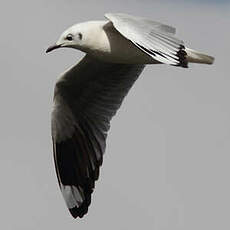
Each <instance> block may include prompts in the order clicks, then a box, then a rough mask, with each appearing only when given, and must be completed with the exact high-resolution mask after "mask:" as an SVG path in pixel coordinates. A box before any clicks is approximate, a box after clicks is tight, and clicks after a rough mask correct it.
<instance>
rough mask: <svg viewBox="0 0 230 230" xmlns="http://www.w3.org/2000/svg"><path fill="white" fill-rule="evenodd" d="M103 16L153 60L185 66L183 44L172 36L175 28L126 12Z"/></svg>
mask: <svg viewBox="0 0 230 230" xmlns="http://www.w3.org/2000/svg"><path fill="white" fill-rule="evenodd" d="M105 17H106V18H108V19H109V20H110V21H111V22H112V23H113V26H114V27H115V28H116V29H117V31H119V32H120V33H121V34H122V35H123V36H124V37H126V38H127V39H129V40H130V41H131V42H132V43H133V44H135V45H136V46H137V47H138V48H139V49H141V50H142V51H143V52H145V53H147V54H148V55H149V56H151V57H152V58H154V59H155V60H157V61H159V62H162V63H165V64H170V65H176V66H182V67H187V64H188V63H187V59H186V55H187V54H186V52H185V46H184V43H183V41H182V40H180V39H178V38H176V37H175V36H174V34H175V32H176V30H175V28H173V27H171V26H168V25H165V24H161V23H159V22H154V21H151V20H148V19H145V18H140V17H134V16H131V15H127V14H105Z"/></svg>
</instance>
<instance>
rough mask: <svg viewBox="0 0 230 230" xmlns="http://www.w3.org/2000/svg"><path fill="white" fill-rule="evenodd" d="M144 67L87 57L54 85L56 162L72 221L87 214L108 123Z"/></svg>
mask: <svg viewBox="0 0 230 230" xmlns="http://www.w3.org/2000/svg"><path fill="white" fill-rule="evenodd" d="M143 68H144V65H127V64H111V63H102V62H99V61H97V60H95V59H92V58H90V57H88V56H85V57H84V58H83V59H82V61H81V62H80V63H79V64H77V65H75V66H73V67H72V68H71V69H70V70H68V71H67V72H65V73H64V74H63V76H62V77H61V78H60V80H59V81H58V82H57V84H56V87H55V93H54V108H53V113H52V138H53V149H54V160H55V167H56V173H57V177H58V181H59V185H60V188H61V191H62V193H63V197H64V199H65V201H66V204H67V206H68V208H69V211H70V212H71V214H72V216H73V217H74V218H76V217H83V215H84V214H86V213H87V211H88V206H89V205H90V202H91V194H92V192H93V189H94V184H95V180H97V179H98V176H99V168H100V166H101V164H102V160H103V153H104V151H105V145H106V136H107V132H108V130H109V127H110V120H111V118H112V117H113V116H114V115H115V113H116V111H117V110H118V108H119V107H120V105H121V103H122V101H123V99H124V97H125V95H126V94H127V93H128V91H129V89H130V88H131V86H132V85H133V83H134V82H135V80H136V79H137V77H138V76H139V74H140V73H141V71H142V70H143Z"/></svg>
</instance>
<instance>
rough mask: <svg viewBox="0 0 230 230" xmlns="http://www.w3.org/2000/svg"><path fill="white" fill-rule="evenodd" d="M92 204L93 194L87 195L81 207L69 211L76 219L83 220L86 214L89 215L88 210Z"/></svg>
mask: <svg viewBox="0 0 230 230" xmlns="http://www.w3.org/2000/svg"><path fill="white" fill-rule="evenodd" d="M90 204H91V194H87V197H86V199H85V200H84V202H83V203H82V204H81V206H80V207H74V208H69V211H70V213H71V215H72V216H73V218H74V219H76V218H78V217H79V218H82V217H83V216H84V215H85V214H87V213H88V208H89V206H90Z"/></svg>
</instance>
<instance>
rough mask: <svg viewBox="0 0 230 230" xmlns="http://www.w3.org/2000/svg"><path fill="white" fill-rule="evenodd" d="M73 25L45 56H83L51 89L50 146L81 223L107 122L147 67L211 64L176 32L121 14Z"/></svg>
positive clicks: (69, 201)
mask: <svg viewBox="0 0 230 230" xmlns="http://www.w3.org/2000/svg"><path fill="white" fill-rule="evenodd" d="M105 17H106V19H107V20H105V21H88V22H83V23H79V24H75V25H73V26H71V27H70V28H68V29H67V30H66V31H64V32H63V34H62V35H61V36H60V38H59V39H58V41H57V42H56V44H55V45H53V46H50V47H49V48H48V49H47V50H46V52H50V51H52V50H54V49H58V48H64V47H69V48H74V49H78V50H80V51H83V52H84V53H86V55H85V56H84V58H83V59H82V60H81V61H80V62H79V63H78V64H76V65H74V66H73V67H71V68H70V69H68V70H67V71H66V72H64V73H63V74H62V75H61V76H60V78H59V80H58V81H57V83H56V85H55V90H54V106H53V111H52V140H53V153H54V162H55V168H56V174H57V178H58V182H59V187H60V189H61V192H62V194H63V197H64V200H65V202H66V205H67V207H68V209H69V211H70V213H71V214H72V216H73V217H74V218H77V217H80V218H82V217H83V216H84V215H85V214H86V213H87V212H88V207H89V205H90V203H91V195H92V192H93V190H94V187H95V181H96V180H97V179H98V177H99V169H100V166H101V165H102V161H103V154H104V152H105V147H106V137H107V133H108V130H109V128H110V121H111V118H112V117H113V116H114V115H115V114H116V112H117V110H118V109H119V107H120V106H121V103H122V101H123V99H124V97H125V96H126V95H127V93H128V91H129V90H130V88H131V87H132V85H133V84H134V82H135V81H136V80H137V78H138V76H139V75H140V74H141V72H142V70H143V69H144V67H145V65H146V64H160V63H163V64H169V65H172V66H178V67H184V68H187V67H188V63H190V62H191V63H203V64H212V63H213V61H214V58H213V57H211V56H208V55H206V54H203V53H200V52H198V51H195V50H192V49H189V48H187V47H185V45H184V42H183V41H182V40H180V39H178V38H176V37H175V33H176V29H175V28H174V27H171V26H168V25H165V24H162V23H159V22H156V21H152V20H149V19H146V18H142V17H135V16H131V15H127V14H121V13H107V14H105Z"/></svg>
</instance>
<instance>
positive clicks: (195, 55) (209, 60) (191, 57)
mask: <svg viewBox="0 0 230 230" xmlns="http://www.w3.org/2000/svg"><path fill="white" fill-rule="evenodd" d="M185 51H186V53H187V60H188V62H192V63H203V64H213V62H214V57H211V56H208V55H206V54H202V53H200V52H198V51H196V50H192V49H189V48H187V47H186V48H185Z"/></svg>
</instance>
